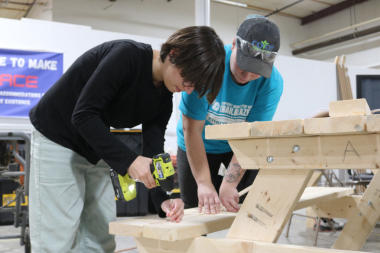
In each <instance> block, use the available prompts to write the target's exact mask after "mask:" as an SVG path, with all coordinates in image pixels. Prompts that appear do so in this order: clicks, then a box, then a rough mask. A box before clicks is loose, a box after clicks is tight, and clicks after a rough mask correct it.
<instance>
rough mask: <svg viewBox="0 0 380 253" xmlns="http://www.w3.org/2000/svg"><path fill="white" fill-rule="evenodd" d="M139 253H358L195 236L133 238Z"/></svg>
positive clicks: (354, 252)
mask: <svg viewBox="0 0 380 253" xmlns="http://www.w3.org/2000/svg"><path fill="white" fill-rule="evenodd" d="M135 242H136V245H137V247H138V250H139V252H140V253H201V252H207V253H274V252H276V253H304V252H308V253H359V252H358V251H341V250H332V249H323V248H316V247H306V246H296V245H284V244H274V243H265V242H258V241H252V240H242V239H229V238H209V237H202V236H201V237H196V238H194V239H188V240H186V241H180V242H167V241H159V240H154V239H146V238H135Z"/></svg>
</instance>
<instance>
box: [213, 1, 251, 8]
mask: <svg viewBox="0 0 380 253" xmlns="http://www.w3.org/2000/svg"><path fill="white" fill-rule="evenodd" d="M212 1H213V2H218V3H223V4H229V5H234V6H238V7H245V8H247V5H246V4H241V3H238V2H234V1H224V0H212Z"/></svg>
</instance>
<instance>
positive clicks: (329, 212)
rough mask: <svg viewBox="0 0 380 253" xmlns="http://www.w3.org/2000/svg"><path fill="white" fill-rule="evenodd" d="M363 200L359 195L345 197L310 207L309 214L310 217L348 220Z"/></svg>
mask: <svg viewBox="0 0 380 253" xmlns="http://www.w3.org/2000/svg"><path fill="white" fill-rule="evenodd" d="M352 189H353V188H352ZM361 198H362V196H359V195H351V196H343V197H341V198H338V199H333V200H330V201H326V202H323V203H320V204H318V205H312V206H310V209H311V212H309V214H308V215H312V216H315V217H329V218H341V219H348V218H350V217H351V215H352V214H353V212H354V211H355V210H356V206H357V204H358V203H359V202H360V200H361Z"/></svg>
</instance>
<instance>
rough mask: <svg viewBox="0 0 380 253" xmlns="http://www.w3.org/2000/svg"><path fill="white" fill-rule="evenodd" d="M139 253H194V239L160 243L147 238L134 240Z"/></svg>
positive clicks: (160, 241)
mask: <svg viewBox="0 0 380 253" xmlns="http://www.w3.org/2000/svg"><path fill="white" fill-rule="evenodd" d="M134 239H135V243H136V246H137V249H138V252H139V253H190V252H194V250H193V248H194V247H195V245H194V239H195V238H190V239H186V240H182V241H178V242H171V241H162V240H157V239H149V238H136V237H135V238H134Z"/></svg>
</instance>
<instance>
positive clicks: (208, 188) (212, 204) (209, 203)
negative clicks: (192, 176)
mask: <svg viewBox="0 0 380 253" xmlns="http://www.w3.org/2000/svg"><path fill="white" fill-rule="evenodd" d="M220 204H221V202H220V200H219V197H218V193H217V192H216V190H215V187H214V185H213V184H212V183H211V182H209V183H205V184H198V212H199V213H201V212H202V207H203V206H204V208H205V212H206V213H207V214H209V213H211V214H217V213H220Z"/></svg>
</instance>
